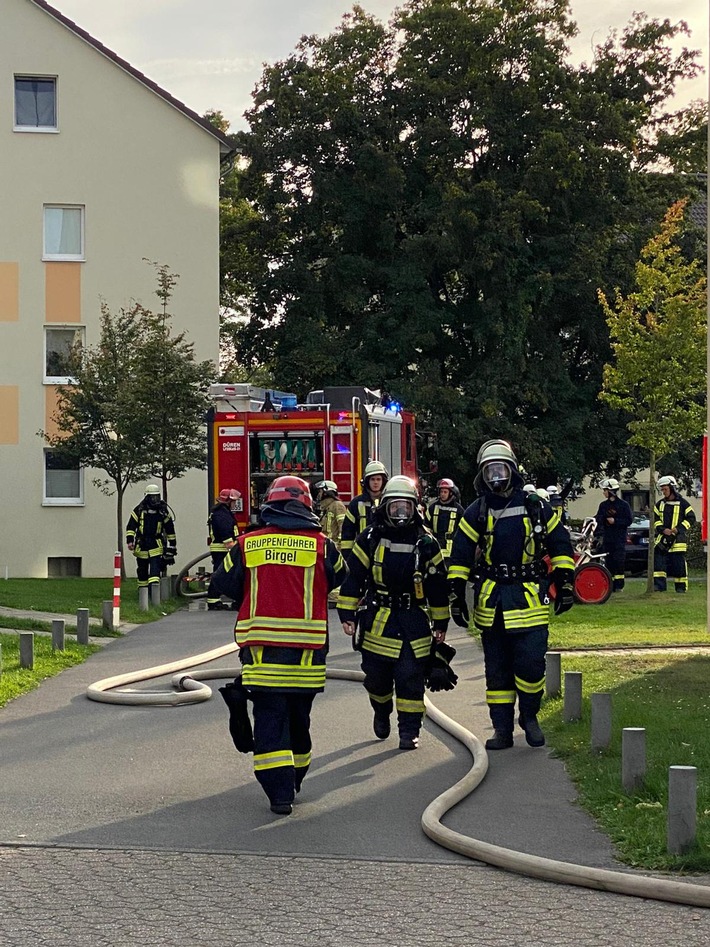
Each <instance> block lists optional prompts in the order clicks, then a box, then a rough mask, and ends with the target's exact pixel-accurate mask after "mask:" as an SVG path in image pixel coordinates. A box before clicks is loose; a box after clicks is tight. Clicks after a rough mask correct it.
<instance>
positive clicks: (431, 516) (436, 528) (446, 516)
mask: <svg viewBox="0 0 710 947" xmlns="http://www.w3.org/2000/svg"><path fill="white" fill-rule="evenodd" d="M463 512H464V510H463V507H462V506H461V504H460V503H458V502H457V501H456V500H454V499H451V500H450V501H449V502H448V503H442V502H441V501H440V500H434V502H433V503H430V504H429V506H428V507H427V510H426V513H425V514H424V521H425V523H426V524H427V526H428V527H429V529H430V530H431V531H432V533H433V534H434V536H435V537H436V540H437V542H438V543H439V545H440V546H441V551H442V552H443V554H444V558H445V559H448V558H449V556H450V555H451V545H452V543H453V541H454V533H455V532H456V527H457V526H458V525H459V520H460V519H461V517H462V516H463Z"/></svg>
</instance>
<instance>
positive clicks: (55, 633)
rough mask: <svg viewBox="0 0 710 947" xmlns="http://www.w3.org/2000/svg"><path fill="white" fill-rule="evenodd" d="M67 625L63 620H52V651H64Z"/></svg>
mask: <svg viewBox="0 0 710 947" xmlns="http://www.w3.org/2000/svg"><path fill="white" fill-rule="evenodd" d="M64 632H65V625H64V619H63V618H53V619H52V651H64Z"/></svg>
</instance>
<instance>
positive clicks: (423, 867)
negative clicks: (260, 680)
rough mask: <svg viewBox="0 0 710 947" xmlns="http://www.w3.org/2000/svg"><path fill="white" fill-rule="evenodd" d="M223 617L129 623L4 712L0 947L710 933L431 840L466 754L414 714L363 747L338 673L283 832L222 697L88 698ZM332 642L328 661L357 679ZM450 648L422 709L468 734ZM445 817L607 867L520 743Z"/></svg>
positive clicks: (461, 637) (0, 736)
mask: <svg viewBox="0 0 710 947" xmlns="http://www.w3.org/2000/svg"><path fill="white" fill-rule="evenodd" d="M232 620H233V616H231V615H230V614H229V613H227V612H225V613H219V612H210V613H207V612H200V613H196V612H189V611H187V610H184V611H180V612H176V613H175V614H173V615H170V616H167V617H165V618H163V619H162V620H160V621H158V622H155V623H152V624H150V625H142V626H138V627H137V628H135V629H134V630H133V631H132V632H131V634H129V635H126V636H125V637H123V638H120V639H112V640H111V641H110V643H109V646H108V647H106V648H103V649H102V650H101V651H100V652H97V653H96V654H95V655H93V656H92V657H91V658H90V659H89V660H88V661H86V662H85V663H84V664H82V665H79V666H77V667H74V668H70V669H68V670H67V671H65V672H63V673H62V674H60V675H58V676H57V677H55V678H52V679H51V680H48V681H45V682H44V683H43V684H42V686H41V687H40V688H39V689H38V690H36V691H33V692H32V693H30V694H27V695H25V696H23V697H22V698H19V699H17V700H15V701H12V702H11V703H10V704H8V705H7V706H6V707H5V708H4V709H3V710H1V711H0V759H1V760H2V769H1V771H0V772H1V773H2V792H1V793H0V943H2V945H3V947H24V945H32V947H38V945H44V944H47V945H52V947H65V945H66V947H84V945H86V947H103V945H104V944H105V945H107V947H108V945H109V944H110V945H112V947H114V945H117V947H124V945H125V947H139V945H140V947H146V945H153V944H155V945H160V947H172V945H176V947H177V945H180V947H184V944H185V943H186V942H192V943H194V944H196V945H200V947H211V945H219V947H227V945H229V947H231V945H234V944H236V945H239V944H248V945H255V947H256V945H271V944H273V945H278V947H282V945H284V944H288V945H290V947H301V945H303V947H321V945H333V947H335V945H338V947H360V945H363V947H365V945H368V947H369V945H373V947H375V945H377V947H410V945H411V947H414V945H417V947H420V945H424V947H426V945H428V944H432V945H436V947H449V945H463V944H466V945H468V944H471V943H473V944H482V945H498V944H500V945H501V947H503V945H505V947H518V945H519V947H531V945H536V944H540V945H550V947H557V945H559V947H562V945H564V947H569V945H570V944H575V945H577V944H579V945H582V947H586V945H589V947H611V945H616V944H621V943H625V942H629V937H630V933H629V932H630V931H632V930H633V939H632V941H631V942H632V943H633V944H634V945H636V944H639V945H644V947H656V945H657V947H661V945H663V947H666V945H667V944H668V943H674V942H677V943H683V944H684V945H688V947H696V945H698V947H700V945H701V944H702V945H706V944H707V943H708V941H710V912H709V911H703V910H702V909H695V908H691V907H685V906H678V905H671V904H664V903H661V902H653V901H648V902H642V901H640V900H638V899H633V898H628V897H623V896H619V895H610V894H605V893H601V892H593V891H587V890H585V889H580V888H566V887H561V886H556V885H552V884H549V883H545V882H539V881H534V880H531V879H527V878H524V877H521V876H516V875H511V874H507V873H504V872H500V871H498V870H495V869H492V868H489V867H487V866H484V865H482V864H480V863H477V862H471V861H468V860H467V859H465V858H463V857H462V856H460V855H457V854H455V853H453V852H450V851H448V850H446V849H442V848H440V847H438V846H436V845H435V844H434V843H433V842H431V841H430V840H429V839H428V838H427V837H426V836H424V834H423V832H422V831H421V828H420V825H419V821H420V817H421V813H422V811H423V810H424V808H425V807H426V806H427V805H428V803H429V802H431V800H432V799H433V798H434V797H435V796H437V795H438V794H439V793H441V792H442V791H443V790H444V789H446V788H448V787H449V786H451V785H453V783H455V782H456V781H457V780H458V779H460V778H461V776H462V775H463V774H464V773H465V772H466V771H467V769H468V768H469V766H470V758H469V756H468V753H467V752H466V751H465V750H463V749H462V748H461V746H460V745H459V744H458V743H456V741H453V740H452V739H451V738H449V737H448V736H447V735H445V734H444V735H442V734H441V732H440V731H439V730H438V728H436V727H434V726H433V724H431V722H427V724H426V728H425V733H424V736H423V739H422V746H421V748H420V750H419V751H418V752H417V753H400V752H399V751H398V750H397V748H396V741H395V740H394V739H392V740H389V741H383V742H380V741H377V740H375V739H374V738H373V736H372V733H371V731H370V712H369V710H368V708H367V702H366V699H365V697H364V694H363V692H362V688H361V687H360V686H359V685H356V684H352V683H348V682H340V681H333V682H331V683H330V684H329V686H328V687H327V688H326V693H325V694H324V695H322V696H321V697H319V698H318V699H317V700H316V702H315V705H314V713H313V734H314V740H315V747H314V763H313V767H312V770H311V772H310V773H309V776H308V779H307V780H306V783H305V784H304V790H303V793H302V796H303V798H302V799H301V798H300V797H299V803H298V806H297V807H296V810H295V812H294V815H293V816H291V817H290V818H288V819H283V818H278V817H275V816H273V815H271V813H270V812H269V811H268V807H267V805H266V801H265V797H264V796H263V794H262V792H261V789H260V788H259V787H258V785H257V784H256V782H255V780H254V778H253V775H252V773H251V761H250V758H248V757H244V756H241V755H239V754H236V753H235V752H234V750H233V748H232V746H231V744H230V742H229V739H228V735H227V733H226V710H225V708H224V705H223V704H222V702H221V700H220V699H219V697H218V696H217V697H216V698H215V699H213V700H210V701H208V702H206V703H204V704H199V705H194V706H190V707H179V708H169V707H127V706H117V705H107V704H96V703H93V702H91V701H88V700H87V699H86V698H85V696H84V695H85V690H86V687H87V686H88V685H89V684H90V683H93V682H95V681H96V680H98V679H103V678H105V677H109V676H113V675H115V674H120V673H125V672H126V671H129V670H135V669H137V668H141V667H153V666H155V665H157V664H160V663H164V662H166V661H173V660H176V659H177V658H180V657H182V656H187V655H194V654H196V653H198V652H202V651H207V650H209V649H211V648H215V647H218V646H220V645H223V644H225V643H227V642H228V641H229V640H230V637H231V634H230V629H231V623H232ZM331 633H332V653H331V657H330V666H331V667H344V668H353V667H357V665H358V662H357V657H356V655H354V654H353V652H352V650H351V649H350V648H349V645H348V642H347V641H346V640H345V639H344V636H343V635H342V633H341V632H340V630H339V628H338V627H337V625H334V626H333V627H332V628H331ZM450 641H451V643H452V644H453V645H454V647H456V648H457V649H458V654H457V657H456V670H457V673H458V674H459V678H460V680H459V685H458V687H457V688H456V689H455V690H454V691H452V692H448V693H444V694H437V695H434V697H435V698H436V700H435V702H436V703H437V705H438V706H439V707H440V708H441V709H442V710H443V711H444V712H445V713H447V714H449V715H450V716H452V717H453V718H454V719H457V720H459V721H460V722H461V723H462V724H464V725H465V726H466V727H468V728H469V729H471V730H473V731H474V732H475V733H477V735H479V736H480V737H483V738H485V737H486V736H487V735H488V734H489V733H490V725H489V723H488V719H487V712H486V708H485V702H484V688H483V670H482V658H481V654H480V650H479V647H478V644H477V642H476V641H474V640H472V639H471V638H469V637H468V636H467V635H465V634H464V633H463V632H461V631H460V630H458V629H455V628H454V629H452V632H451V634H450ZM235 663H236V660H235V658H234V657H233V656H230V657H229V658H228V659H226V660H220V662H219V666H220V667H229V666H232V665H233V664H235ZM168 684H169V681H166V680H158V681H155V682H151V683H147V684H145V685H136V689H141V690H142V689H144V688H147V689H149V690H164V689H165V688H166V687H167V686H168ZM445 823H446V825H447V826H449V827H450V828H452V829H454V830H455V831H458V832H463V833H464V834H467V835H470V836H473V837H475V838H478V839H481V840H484V841H490V842H493V843H495V844H498V845H503V846H506V847H509V848H513V849H517V850H520V851H525V852H530V853H531V854H538V855H544V856H547V857H551V858H556V859H561V860H564V861H571V862H577V863H583V864H587V865H593V866H598V867H606V868H617V869H618V868H619V866H618V865H617V864H616V862H615V860H614V857H613V852H612V850H611V846H610V844H609V842H608V840H607V839H606V837H605V836H603V835H602V833H600V832H599V831H598V830H597V829H596V827H595V826H594V824H593V823H592V822H591V820H590V819H589V818H588V817H587V816H586V815H585V814H584V813H583V812H582V810H581V809H580V808H579V807H578V806H577V805H576V804H575V793H574V789H573V787H572V785H571V784H570V782H569V780H568V779H567V777H566V774H565V772H564V768H563V766H562V764H561V763H560V762H559V761H558V760H555V759H554V758H553V757H552V756H551V755H550V753H549V752H548V751H547V750H546V749H543V750H531V749H530V748H529V747H527V746H526V745H525V742H524V740H523V739H522V738H521V737H520V736H516V746H515V747H514V748H513V749H512V750H510V751H506V752H505V753H503V754H491V764H490V769H489V771H488V774H487V776H486V778H485V780H484V782H483V783H482V784H481V786H480V787H479V788H478V789H477V790H476V792H475V793H474V794H473V795H472V796H470V797H469V798H467V799H466V800H464V801H463V802H462V803H460V804H459V805H458V806H457V807H456V808H455V809H454V810H452V811H451V812H450V813H449V814H448V815H447V816H446V818H445Z"/></svg>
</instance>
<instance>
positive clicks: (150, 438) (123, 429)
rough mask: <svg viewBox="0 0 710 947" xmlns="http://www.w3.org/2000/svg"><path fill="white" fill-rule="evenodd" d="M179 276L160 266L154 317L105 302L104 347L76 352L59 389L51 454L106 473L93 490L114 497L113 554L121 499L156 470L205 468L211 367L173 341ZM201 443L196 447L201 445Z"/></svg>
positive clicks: (164, 475)
mask: <svg viewBox="0 0 710 947" xmlns="http://www.w3.org/2000/svg"><path fill="white" fill-rule="evenodd" d="M175 279H176V277H174V276H173V274H171V273H170V271H169V270H168V269H167V267H162V266H160V267H158V290H157V294H158V296H159V297H160V298H161V301H162V302H163V311H162V312H161V313H160V314H158V315H156V314H154V313H153V312H151V311H150V310H148V309H146V308H145V307H144V306H142V305H141V304H140V303H134V304H133V305H132V306H131V307H130V309H121V310H119V312H118V313H117V314H113V313H112V312H111V311H110V309H109V307H108V305H107V304H106V303H105V302H102V304H101V320H100V335H99V341H98V343H97V345H96V346H95V347H93V348H92V347H88V346H87V347H80V346H79V347H75V348H74V349H73V350H72V352H71V353H70V356H69V360H68V366H67V374H68V375H69V376H70V377H71V378H72V379H73V383H72V384H71V385H64V386H62V387H60V388H59V389H58V396H57V410H56V411H55V414H54V416H53V418H52V421H53V423H54V425H55V427H56V433H53V434H49V433H47V432H44V431H40V432H39V434H40V436H41V437H43V438H44V439H45V440H46V442H47V444H48V445H49V446H50V448H51V449H52V450H54V451H57V452H58V453H60V454H61V455H63V456H65V457H66V458H68V459H71V460H72V461H73V462H74V463H78V464H79V465H80V466H82V467H92V468H94V469H96V470H99V471H103V473H104V475H105V476H104V477H96V478H94V480H93V483H94V485H95V486H96V487H97V488H98V489H100V490H101V491H102V492H103V493H104V494H106V496H111V495H113V494H115V495H116V548H117V549H118V550H121V551H123V524H124V517H123V497H124V494H125V492H126V490H127V488H128V487H129V486H130V485H131V484H134V483H139V482H141V481H142V480H145V479H146V478H148V477H149V476H150V475H151V473H152V472H153V471H154V470H156V469H157V470H158V475H159V476H160V477H161V479H162V480H163V490H164V498H166V499H167V481H168V480H169V479H171V478H172V477H174V476H181V475H182V474H183V473H184V472H185V471H186V470H188V469H190V468H191V467H195V466H197V467H199V466H204V465H205V437H204V430H203V428H202V425H203V424H204V414H205V410H206V403H205V399H204V388H205V387H206V385H207V384H208V382H209V379H210V370H212V371H213V369H212V366H211V363H209V362H202V363H199V364H195V362H194V358H193V354H192V346H191V345H190V344H189V343H187V342H185V340H184V336H183V335H179V336H177V337H171V335H170V329H169V325H168V319H169V315H168V312H167V303H168V301H169V299H170V295H171V291H172V287H173V286H174V281H175ZM198 440H199V444H198Z"/></svg>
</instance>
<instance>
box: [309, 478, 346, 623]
mask: <svg viewBox="0 0 710 947" xmlns="http://www.w3.org/2000/svg"><path fill="white" fill-rule="evenodd" d="M313 489H314V490H315V491H316V504H317V506H318V515H319V517H320V526H321V529H322V530H323V532H324V533H325V535H326V536H327V537H328V539H331V540H332V541H333V542H334V543H335V546H336V548H337V549H338V551H340V537H341V534H342V531H343V521H344V520H345V504H344V503H342V502H341V500H340V499H339V497H338V485H337V484H336V483H335V481H333V480H319V481H318V483H316V484H315V486H314V487H313ZM337 602H338V590H337V589H333V590H332V591H331V592H330V593H329V595H328V608H335V606H336V604H337Z"/></svg>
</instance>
